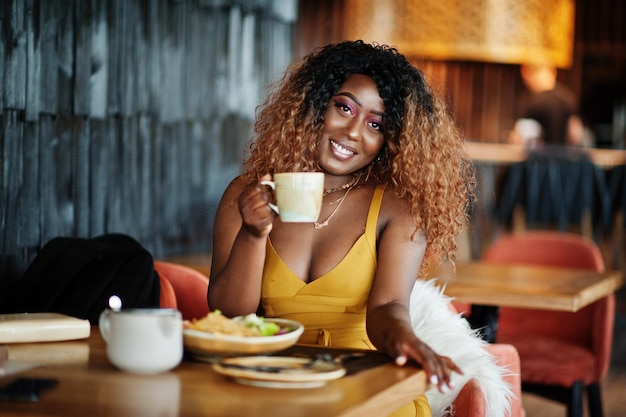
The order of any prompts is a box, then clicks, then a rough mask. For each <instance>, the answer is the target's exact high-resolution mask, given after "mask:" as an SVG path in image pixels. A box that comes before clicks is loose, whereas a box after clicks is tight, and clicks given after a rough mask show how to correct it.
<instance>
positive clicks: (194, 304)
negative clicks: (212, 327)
mask: <svg viewBox="0 0 626 417" xmlns="http://www.w3.org/2000/svg"><path fill="white" fill-rule="evenodd" d="M154 268H155V269H156V271H157V273H158V274H159V276H160V277H161V281H162V280H163V279H165V280H166V281H167V282H169V283H170V284H171V287H172V289H173V293H174V295H175V305H171V304H172V302H171V299H170V298H171V297H168V296H167V295H164V286H163V283H162V285H161V307H173V308H178V310H180V312H181V314H182V316H183V320H191V319H198V318H201V317H204V316H206V315H207V314H209V305H208V303H207V291H208V289H209V278H208V277H206V276H205V275H203V274H202V273H201V272H199V271H197V270H195V269H193V268H190V267H188V266H185V265H181V264H175V263H171V262H164V261H154ZM168 292H169V291H168V288H167V284H166V286H165V293H168ZM168 299H170V300H168ZM165 303H169V305H167V304H165Z"/></svg>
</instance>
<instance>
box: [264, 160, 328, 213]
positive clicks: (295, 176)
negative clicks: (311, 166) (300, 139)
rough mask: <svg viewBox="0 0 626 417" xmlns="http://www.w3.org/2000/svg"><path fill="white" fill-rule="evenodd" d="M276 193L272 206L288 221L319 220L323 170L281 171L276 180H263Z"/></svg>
mask: <svg viewBox="0 0 626 417" xmlns="http://www.w3.org/2000/svg"><path fill="white" fill-rule="evenodd" d="M261 184H263V185H268V186H270V187H271V188H272V189H273V190H274V191H275V193H276V204H271V203H270V207H271V208H272V210H274V211H275V212H276V213H278V215H279V216H280V219H281V220H282V221H283V222H286V223H313V222H316V221H317V218H318V217H319V215H320V210H321V208H322V197H323V195H324V173H323V172H281V173H278V174H274V181H261Z"/></svg>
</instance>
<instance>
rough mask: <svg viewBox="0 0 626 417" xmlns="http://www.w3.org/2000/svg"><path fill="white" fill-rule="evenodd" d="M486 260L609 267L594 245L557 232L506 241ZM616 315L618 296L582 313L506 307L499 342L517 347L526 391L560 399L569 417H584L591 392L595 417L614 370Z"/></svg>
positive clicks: (515, 236) (498, 243) (532, 233)
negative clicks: (606, 379)
mask: <svg viewBox="0 0 626 417" xmlns="http://www.w3.org/2000/svg"><path fill="white" fill-rule="evenodd" d="M483 260H484V261H486V262H494V263H524V264H534V265H548V266H565V267H571V268H588V269H593V270H595V271H598V272H602V271H604V269H605V268H604V261H603V259H602V255H601V253H600V250H599V249H598V247H597V246H596V245H595V244H594V243H593V242H592V241H590V240H588V239H586V238H584V237H582V236H580V235H576V234H571V233H562V232H556V231H529V232H525V233H521V234H513V235H508V236H505V237H502V238H501V239H499V240H498V241H496V242H495V243H494V244H493V245H492V246H491V247H490V248H488V249H487V251H486V252H485V254H484V256H483ZM614 314H615V296H614V295H613V294H611V295H609V296H607V297H604V298H602V299H600V300H598V301H596V302H594V303H592V304H591V305H589V306H587V307H585V308H583V309H581V310H579V311H578V312H576V313H568V312H558V311H548V310H532V309H519V308H508V307H502V308H501V309H500V319H499V329H498V334H497V341H498V343H508V344H512V345H514V346H515V347H516V348H517V350H518V352H519V355H520V358H521V375H522V390H523V391H527V392H532V393H535V394H538V395H540V396H543V397H545V398H549V399H552V400H556V401H559V402H561V403H563V404H565V405H566V406H567V413H568V414H567V415H568V416H569V417H582V415H583V410H582V408H583V392H584V390H585V388H586V389H587V393H588V398H589V411H590V414H591V416H592V417H601V416H602V401H601V392H600V382H601V381H602V379H603V378H604V377H605V376H606V373H607V371H608V367H609V362H610V356H611V344H612V338H613V321H614Z"/></svg>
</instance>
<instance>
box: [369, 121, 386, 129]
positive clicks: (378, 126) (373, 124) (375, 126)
mask: <svg viewBox="0 0 626 417" xmlns="http://www.w3.org/2000/svg"><path fill="white" fill-rule="evenodd" d="M370 126H371V127H372V129H375V130H381V131H382V130H383V124H382V123H381V122H376V121H373V122H370Z"/></svg>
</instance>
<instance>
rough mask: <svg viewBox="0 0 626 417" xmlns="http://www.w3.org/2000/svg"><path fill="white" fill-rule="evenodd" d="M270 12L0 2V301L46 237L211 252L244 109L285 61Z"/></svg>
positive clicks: (257, 5) (194, 4) (285, 45)
mask: <svg viewBox="0 0 626 417" xmlns="http://www.w3.org/2000/svg"><path fill="white" fill-rule="evenodd" d="M294 1H295V0H294ZM274 7H275V6H274V4H273V2H271V1H255V2H243V3H242V2H230V1H224V2H220V1H217V2H216V1H195V0H194V1H178V0H176V1H175V0H155V1H149V2H146V1H141V0H7V1H3V2H1V5H0V64H1V65H0V82H1V83H2V87H0V91H1V93H0V97H1V99H0V134H1V137H0V161H1V162H0V224H1V225H2V238H1V239H0V295H2V294H1V292H2V291H3V288H5V284H6V283H7V282H9V281H11V280H13V279H14V278H15V277H16V276H18V275H19V274H20V273H21V271H23V269H24V268H25V267H26V265H27V264H28V262H29V261H30V259H32V257H33V256H34V255H35V253H36V251H37V249H38V248H39V247H41V246H42V245H43V244H44V243H45V242H47V241H48V240H50V239H51V238H53V237H56V236H82V237H89V236H96V235H100V234H103V233H113V232H121V233H127V234H130V235H131V236H133V237H135V238H136V239H137V240H139V241H140V242H141V243H142V244H144V245H145V246H146V247H147V248H148V249H149V250H151V251H152V252H153V255H154V256H157V257H158V256H164V255H168V254H176V253H180V252H187V251H192V250H194V251H197V250H201V249H202V250H209V249H210V246H211V227H212V221H213V215H214V211H215V207H216V205H217V202H218V200H219V198H220V196H221V193H222V191H223V190H224V188H225V186H226V185H227V183H228V182H229V181H230V180H231V179H232V177H233V176H234V175H236V174H238V173H239V172H240V169H241V159H242V155H243V154H244V151H245V148H244V143H245V142H247V140H248V139H249V137H250V126H251V124H252V121H253V119H254V109H255V106H256V105H257V104H259V103H260V101H261V99H262V98H263V95H264V94H265V89H266V86H267V84H268V82H269V81H270V80H272V79H273V78H274V77H276V75H277V74H280V73H282V72H283V71H284V69H285V67H286V66H287V64H288V63H289V62H290V61H291V58H292V46H293V44H292V38H293V29H292V27H293V24H294V21H295V16H290V14H289V13H284V12H280V13H275V12H274V11H273V10H274V9H273V8H274ZM225 135H233V136H228V137H226V136H225ZM0 302H1V300H0Z"/></svg>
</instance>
